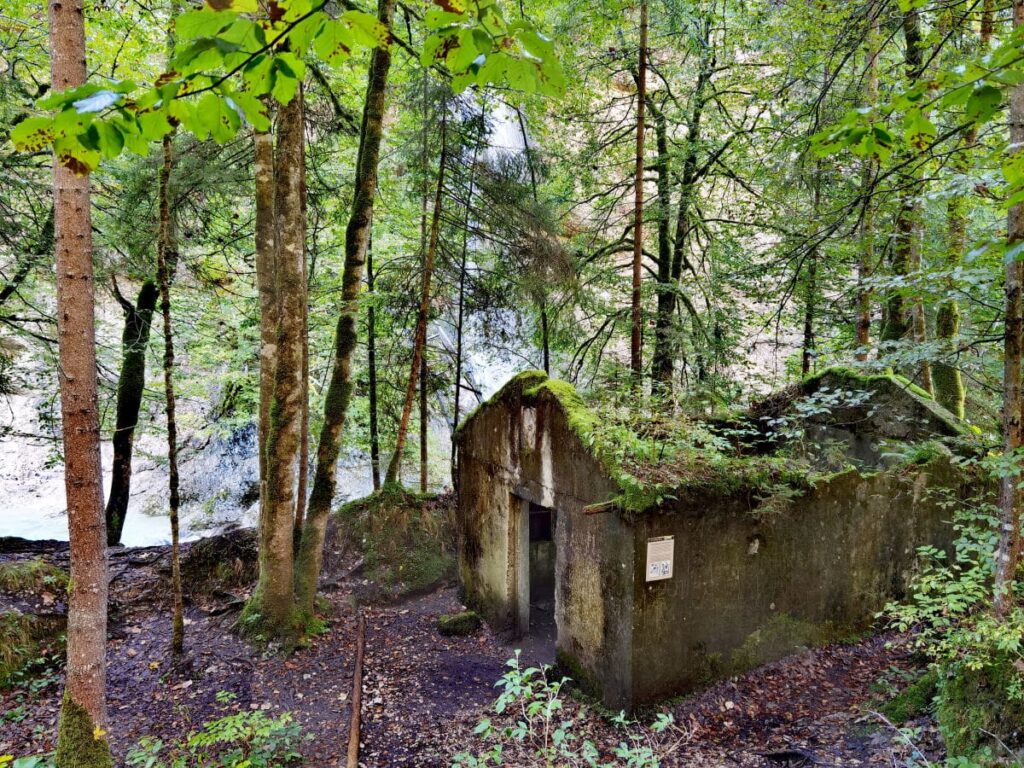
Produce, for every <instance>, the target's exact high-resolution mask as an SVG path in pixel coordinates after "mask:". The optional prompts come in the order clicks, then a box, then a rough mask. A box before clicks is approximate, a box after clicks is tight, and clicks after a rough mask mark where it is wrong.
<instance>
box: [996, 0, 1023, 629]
mask: <svg viewBox="0 0 1024 768" xmlns="http://www.w3.org/2000/svg"><path fill="white" fill-rule="evenodd" d="M1022 25H1024V0H1014V1H1013V27H1014V29H1015V30H1016V29H1019V28H1020V27H1021V26H1022ZM1021 147H1024V85H1017V86H1014V88H1013V90H1012V91H1011V92H1010V151H1011V152H1013V153H1019V152H1021V151H1022V150H1021ZM1006 232H1007V243H1008V245H1010V246H1013V245H1016V244H1018V243H1020V242H1021V241H1024V205H1022V204H1021V203H1017V204H1016V205H1014V206H1013V207H1011V208H1010V210H1009V213H1008V214H1007V220H1006ZM1022 282H1024V262H1022V261H1020V260H1019V259H1016V260H1012V261H1009V262H1007V264H1006V290H1005V295H1006V309H1005V311H1006V336H1005V339H1004V342H1003V455H1004V456H1006V457H1008V458H1010V457H1012V458H1013V468H1014V471H1013V472H1011V473H1009V474H1008V475H1007V476H1006V477H1003V478H1002V479H1001V482H1000V493H999V518H1000V519H999V523H1000V526H999V527H1000V531H999V544H998V547H997V549H996V577H995V602H994V610H995V613H996V615H998V616H1005V615H1006V613H1007V612H1008V611H1009V609H1010V606H1011V605H1013V585H1014V581H1015V578H1016V573H1017V564H1018V563H1019V562H1020V554H1021V535H1020V523H1021V514H1020V496H1021V494H1020V490H1019V489H1018V487H1017V486H1018V484H1019V483H1020V481H1021V476H1020V456H1019V455H1018V454H1019V451H1020V448H1021V437H1022V436H1021V395H1022V394H1024V390H1022V388H1021V344H1022V337H1024V306H1022V301H1021V290H1022Z"/></svg>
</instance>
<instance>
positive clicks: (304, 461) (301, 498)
mask: <svg viewBox="0 0 1024 768" xmlns="http://www.w3.org/2000/svg"><path fill="white" fill-rule="evenodd" d="M302 131H303V132H305V123H303V125H302ZM302 151H303V157H302V163H301V165H300V166H299V174H300V176H301V178H300V180H299V194H300V196H301V198H300V203H299V208H300V212H299V214H298V217H297V220H296V222H295V224H296V226H298V225H301V226H302V232H301V237H302V415H301V417H300V418H301V421H300V423H299V470H298V474H299V479H298V483H297V487H296V489H295V520H294V521H293V527H292V544H293V547H294V550H295V554H296V556H297V555H298V554H299V545H300V544H301V542H302V525H303V523H304V521H305V518H306V496H307V494H308V491H309V267H308V265H307V263H306V157H305V141H303V150H302Z"/></svg>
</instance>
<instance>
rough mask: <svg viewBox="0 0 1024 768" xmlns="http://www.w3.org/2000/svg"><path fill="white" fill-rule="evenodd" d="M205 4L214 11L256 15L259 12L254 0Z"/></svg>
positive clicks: (222, 0)
mask: <svg viewBox="0 0 1024 768" xmlns="http://www.w3.org/2000/svg"><path fill="white" fill-rule="evenodd" d="M206 4H207V5H208V6H210V7H211V8H212V9H213V10H215V11H237V12H239V13H256V11H258V10H259V3H257V1H256V0H206Z"/></svg>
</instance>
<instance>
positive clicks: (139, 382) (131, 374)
mask: <svg viewBox="0 0 1024 768" xmlns="http://www.w3.org/2000/svg"><path fill="white" fill-rule="evenodd" d="M114 290H115V291H116V293H117V299H118V301H119V302H120V304H121V307H122V309H123V310H124V331H123V332H122V333H121V373H120V375H119V376H118V379H117V406H116V407H117V417H116V422H115V426H114V435H113V439H112V441H111V442H112V443H113V448H114V458H113V463H112V466H111V476H112V477H111V482H110V497H109V498H108V499H107V509H106V519H107V545H108V546H111V547H113V546H116V545H117V544H119V543H120V542H121V534H122V532H123V531H124V518H125V515H126V514H127V513H128V499H129V496H130V495H131V482H132V449H133V447H134V445H135V428H136V427H137V426H138V423H139V412H140V411H141V409H142V394H143V392H144V391H145V389H146V348H147V347H148V346H149V331H150V327H151V326H152V323H153V313H154V312H155V311H156V302H157V298H158V297H159V295H160V291H159V289H158V288H157V284H156V283H155V282H154V281H153V280H146V281H145V282H144V283H143V284H142V287H141V288H140V289H139V297H138V299H137V300H136V302H135V304H132V303H131V302H130V301H127V300H126V299H125V298H124V297H123V296H121V293H120V291H117V285H116V283H115V286H114Z"/></svg>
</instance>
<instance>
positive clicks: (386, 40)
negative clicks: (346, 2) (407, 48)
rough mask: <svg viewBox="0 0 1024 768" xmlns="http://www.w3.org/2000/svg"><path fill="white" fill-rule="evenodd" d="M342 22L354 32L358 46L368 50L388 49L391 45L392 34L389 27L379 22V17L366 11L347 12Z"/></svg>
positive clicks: (343, 15)
mask: <svg viewBox="0 0 1024 768" xmlns="http://www.w3.org/2000/svg"><path fill="white" fill-rule="evenodd" d="M341 20H342V22H344V23H345V24H347V25H348V27H349V29H351V30H352V33H353V37H354V39H355V41H356V43H357V44H358V45H363V46H366V47H367V48H375V47H381V48H386V47H387V46H388V45H390V44H391V34H390V33H389V32H388V30H387V27H385V26H384V25H383V24H381V23H380V22H379V21H377V17H376V16H374V15H373V14H370V13H366V12H365V11H346V12H345V13H343V14H342V15H341Z"/></svg>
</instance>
